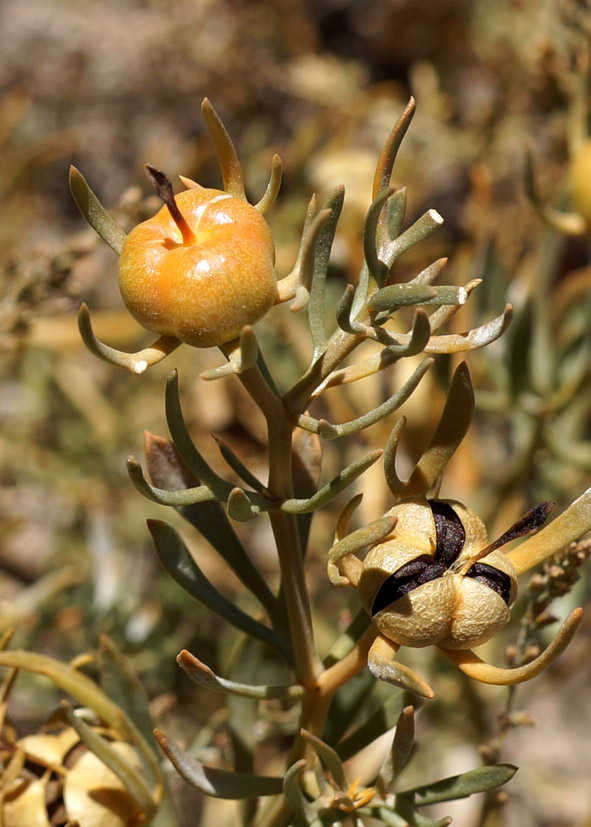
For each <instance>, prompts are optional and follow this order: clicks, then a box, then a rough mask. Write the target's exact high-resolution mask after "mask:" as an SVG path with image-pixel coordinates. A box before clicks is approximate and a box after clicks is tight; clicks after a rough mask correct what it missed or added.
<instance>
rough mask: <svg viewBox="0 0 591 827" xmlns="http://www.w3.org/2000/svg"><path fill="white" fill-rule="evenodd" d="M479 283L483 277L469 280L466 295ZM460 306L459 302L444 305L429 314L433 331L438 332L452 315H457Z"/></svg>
mask: <svg viewBox="0 0 591 827" xmlns="http://www.w3.org/2000/svg"><path fill="white" fill-rule="evenodd" d="M479 284H482V279H472V281H470V282H468V284H467V285H466V287H465V290H466V297H468V296H469V295H470V293H471V292H472V291H473V290H474V289H475V288H476V287H478V285H479ZM460 307H461V305H459V304H457V305H453V304H451V305H444V306H443V307H440V308H439V310H436V311H435V313H432V314H431V315H430V316H429V324H430V325H431V332H432V333H436V332H437V331H438V330H439V329H440V328H441V327H443V326H444V325H445V324H447V323H448V322H449V320H450V319H451V318H452V316H455V314H456V313H457V312H458V310H459V309H460Z"/></svg>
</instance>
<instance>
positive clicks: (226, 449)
mask: <svg viewBox="0 0 591 827" xmlns="http://www.w3.org/2000/svg"><path fill="white" fill-rule="evenodd" d="M213 438H214V439H215V441H216V442H217V446H218V448H219V449H220V453H221V455H222V457H223V458H224V459H225V460H226V462H227V463H228V465H229V466H230V468H231V469H232V471H234V472H235V473H236V474H238V476H239V477H240V479H242V480H243V481H244V482H245V483H246V484H247V485H250V486H251V488H254V489H255V491H262V490H263V489H264V487H265V486H264V485H263V483H262V482H261V481H260V480H259V479H258V478H257V477H255V475H254V474H252V473H251V472H250V471H249V470H248V468H247V467H246V465H244V463H243V462H242V460H240V459H239V457H237V456H236V454H235V453H234V451H233V450H232V449H231V448H230V446H229V445H226V443H225V442H222V440H221V439H218V437H217V436H215V435H214V437H213Z"/></svg>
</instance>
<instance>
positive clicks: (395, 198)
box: [386, 187, 406, 240]
mask: <svg viewBox="0 0 591 827" xmlns="http://www.w3.org/2000/svg"><path fill="white" fill-rule="evenodd" d="M386 215H387V218H388V230H389V240H392V239H394V238H398V236H399V235H400V233H401V232H402V226H403V224H404V218H405V216H406V187H401V188H400V189H399V190H396V192H395V193H394V194H393V195H392V197H391V198H390V199H389V200H388V203H387V204H386Z"/></svg>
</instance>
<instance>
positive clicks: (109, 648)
mask: <svg viewBox="0 0 591 827" xmlns="http://www.w3.org/2000/svg"><path fill="white" fill-rule="evenodd" d="M99 644H100V648H99V656H98V665H99V670H100V676H101V687H102V688H103V690H104V691H105V692H106V694H107V695H108V696H109V698H111V700H112V701H113V702H114V703H116V704H117V705H118V706H119V707H121V709H123V711H124V712H126V713H127V715H128V716H129V718H130V719H131V720H132V721H133V723H134V724H135V725H136V727H137V728H138V729H139V731H140V732H141V733H142V735H143V736H144V738H145V739H146V741H147V742H148V743H153V744H154V748H156V741H155V740H154V731H153V730H154V725H153V723H152V716H151V715H150V709H149V706H148V695H147V692H146V690H145V688H144V686H143V684H142V683H141V681H140V680H139V679H138V677H137V675H136V674H135V672H134V671H133V670H132V668H131V666H130V665H129V662H128V661H127V658H125V657H124V655H123V654H122V652H121V651H120V650H119V649H118V648H117V647H116V646H115V644H114V643H113V641H112V640H111V638H110V637H108V636H107V635H101V636H100V641H99Z"/></svg>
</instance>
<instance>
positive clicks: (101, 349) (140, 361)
mask: <svg viewBox="0 0 591 827" xmlns="http://www.w3.org/2000/svg"><path fill="white" fill-rule="evenodd" d="M78 329H79V330H80V335H81V336H82V341H83V342H84V344H85V345H86V347H87V348H88V349H89V350H90V352H91V353H93V354H94V355H95V356H97V357H98V358H99V359H102V360H103V361H104V362H109V364H111V365H116V366H117V367H120V368H125V370H128V371H130V373H136V374H139V373H143V372H144V371H145V370H147V369H148V368H149V367H151V366H152V365H157V364H158V362H161V361H162V360H163V359H164V358H165V357H166V356H168V355H169V354H170V353H172V351H173V350H175V349H176V348H177V347H178V346H179V345H180V344H181V342H180V340H179V339H176V338H175V337H174V336H159V337H158V338H157V339H156V341H155V342H154V343H153V344H152V345H150V347H145V348H142V350H138V351H136V352H135V353H127V352H126V351H124V350H117V349H116V348H114V347H110V346H109V345H106V344H105V343H104V342H101V341H100V339H97V337H96V336H95V335H94V331H93V329H92V323H91V321H90V311H89V309H88V307H87V305H86V304H82V305H81V306H80V310H79V311H78Z"/></svg>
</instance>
